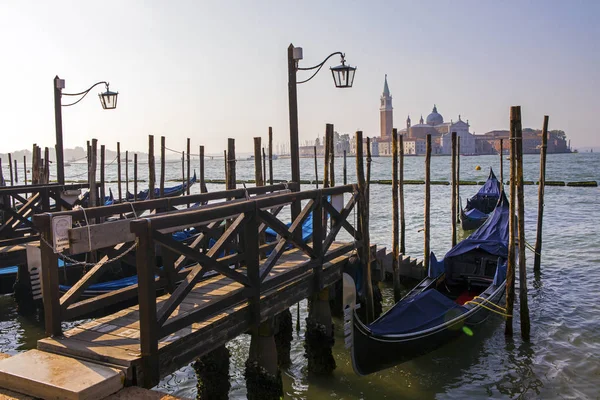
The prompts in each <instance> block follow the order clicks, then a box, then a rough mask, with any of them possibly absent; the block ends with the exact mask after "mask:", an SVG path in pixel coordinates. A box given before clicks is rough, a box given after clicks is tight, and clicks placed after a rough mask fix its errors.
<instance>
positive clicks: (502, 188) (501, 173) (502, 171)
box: [500, 139, 504, 191]
mask: <svg viewBox="0 0 600 400" xmlns="http://www.w3.org/2000/svg"><path fill="white" fill-rule="evenodd" d="M503 153H504V139H500V190H502V191H504V161H502V154H503Z"/></svg>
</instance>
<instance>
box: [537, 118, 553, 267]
mask: <svg viewBox="0 0 600 400" xmlns="http://www.w3.org/2000/svg"><path fill="white" fill-rule="evenodd" d="M548 119H549V117H548V116H547V115H545V116H544V126H543V127H542V148H541V149H540V183H539V187H538V217H537V232H536V238H535V255H534V259H533V270H534V271H535V272H540V268H541V263H542V220H543V218H544V189H545V187H546V152H547V150H548Z"/></svg>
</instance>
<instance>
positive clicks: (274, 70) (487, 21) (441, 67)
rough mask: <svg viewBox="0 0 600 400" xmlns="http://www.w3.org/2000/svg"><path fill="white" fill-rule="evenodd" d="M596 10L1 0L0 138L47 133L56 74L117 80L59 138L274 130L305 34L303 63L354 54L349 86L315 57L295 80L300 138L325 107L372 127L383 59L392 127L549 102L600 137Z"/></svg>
mask: <svg viewBox="0 0 600 400" xmlns="http://www.w3.org/2000/svg"><path fill="white" fill-rule="evenodd" d="M599 15H600V1H596V0H593V1H577V0H574V1H514V2H509V1H502V2H498V1H491V0H490V1H488V0H483V1H482V0H475V1H421V2H416V1H406V2H401V1H389V2H377V1H369V2H366V1H365V2H353V1H340V2H338V1H327V2H324V1H314V2H313V1H293V2H292V1H281V0H279V1H258V0H252V1H250V0H248V1H214V2H208V1H199V0H197V1H143V2H142V1H122V0H121V1H100V2H90V1H73V2H67V1H36V2H32V1H25V0H18V1H7V0H0V38H1V39H0V41H1V43H2V46H1V47H0V48H1V51H2V57H0V60H1V62H0V70H1V71H2V81H3V90H2V94H3V95H2V96H0V110H1V112H0V117H1V119H2V124H1V125H0V126H1V129H2V133H1V134H2V145H1V147H0V152H7V151H12V150H16V149H22V148H28V149H29V148H31V145H32V143H34V142H36V143H38V144H40V145H42V146H54V143H55V136H54V135H55V131H54V106H53V92H52V87H51V85H52V79H53V78H54V76H55V75H57V74H58V75H59V76H60V77H61V78H64V79H66V86H67V87H66V89H65V91H66V92H79V91H81V90H84V89H87V87H89V86H90V85H91V84H93V83H95V82H97V81H100V80H107V81H109V82H110V83H111V89H113V90H118V91H119V92H120V94H119V101H118V107H117V109H116V110H113V111H103V110H102V109H101V107H100V103H99V101H98V97H97V93H98V92H100V91H101V89H102V88H100V87H98V88H96V89H94V90H93V92H92V93H91V94H92V95H91V96H88V98H86V99H84V100H83V101H82V102H81V103H79V104H77V105H76V106H74V107H67V108H63V126H64V141H65V146H66V147H74V146H77V145H79V146H81V145H84V144H85V141H86V140H88V139H90V138H92V137H96V138H98V139H99V141H100V143H101V144H106V145H107V147H108V148H111V149H114V148H115V147H116V142H117V141H121V146H122V148H123V149H129V150H146V149H147V135H148V134H154V135H156V136H160V135H165V136H166V137H167V146H168V147H171V148H174V149H178V150H181V149H183V148H184V146H185V138H187V137H190V138H192V145H193V146H194V148H195V149H197V146H198V145H200V144H204V145H205V146H206V147H207V152H211V153H218V152H221V151H222V150H223V149H225V148H226V144H227V138H228V137H233V138H235V139H236V144H237V148H238V151H239V152H242V151H250V150H251V148H252V137H254V136H262V137H263V138H266V136H267V131H268V127H269V126H272V127H273V130H274V135H275V138H274V140H275V142H285V141H288V137H289V124H288V97H287V63H286V54H287V46H288V45H289V43H290V42H291V43H294V45H296V46H301V47H303V48H304V60H303V61H302V64H301V65H302V66H305V67H307V66H311V65H314V64H317V63H319V62H321V61H322V60H323V59H324V58H325V57H326V56H327V55H328V54H329V53H331V52H334V51H338V50H340V51H343V52H345V53H346V59H347V61H348V62H349V63H350V64H352V65H354V66H357V67H358V70H357V72H356V79H355V84H354V88H352V89H336V88H335V87H334V85H333V81H332V79H331V73H330V72H329V71H328V70H323V71H321V73H320V74H319V75H317V77H316V78H315V79H313V80H312V81H310V82H309V83H307V84H303V85H299V87H298V97H299V120H300V141H301V142H302V141H304V140H309V139H310V140H312V139H314V138H315V137H316V136H317V135H322V134H323V133H324V130H325V123H333V124H335V129H336V130H337V131H338V132H342V133H352V132H354V131H356V130H359V129H360V130H363V131H364V132H365V135H369V136H374V135H378V134H379V96H380V95H381V92H382V89H383V77H384V74H386V73H387V74H388V81H389V85H390V90H391V92H392V95H393V98H394V100H393V104H394V123H395V126H396V127H398V128H402V127H404V125H405V120H406V116H407V114H410V115H411V117H412V118H413V123H416V121H417V120H418V118H419V116H420V115H421V114H423V116H424V117H426V116H427V114H428V113H429V112H430V111H431V108H432V106H433V104H434V103H435V104H437V106H438V111H439V112H440V113H441V114H442V115H443V116H444V118H445V119H446V120H450V119H455V120H456V118H457V116H458V114H461V115H462V117H463V119H469V121H470V123H471V126H472V131H475V132H476V133H484V132H486V131H488V130H492V129H507V128H508V117H509V108H510V106H511V105H521V106H522V114H523V126H524V127H534V128H539V127H541V124H542V120H543V116H544V115H545V114H548V115H550V128H551V129H563V130H565V131H566V132H567V135H568V137H569V138H570V139H571V140H572V145H573V146H574V147H577V146H589V145H594V146H600V134H599V128H598V122H597V121H596V118H597V115H598V111H599V108H598V103H599V101H598V99H597V97H598V93H599V92H600V82H599V72H598V70H599V66H600V51H599V50H600V49H599V47H600V45H599V43H600V28H599V27H598V26H599V25H598V23H597V19H598V16H599ZM338 62H339V59H337V58H335V59H332V60H331V61H330V62H329V64H328V67H329V66H333V65H337V64H338ZM303 77H306V76H305V75H303V74H299V80H301V79H302V78H303ZM67 100H68V99H67ZM156 140H157V143H160V139H158V138H157V139H156ZM157 148H158V146H157Z"/></svg>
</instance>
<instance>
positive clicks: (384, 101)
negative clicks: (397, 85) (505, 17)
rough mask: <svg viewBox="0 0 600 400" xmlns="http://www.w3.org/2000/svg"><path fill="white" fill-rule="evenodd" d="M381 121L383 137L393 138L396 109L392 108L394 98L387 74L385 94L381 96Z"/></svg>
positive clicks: (384, 87) (384, 85) (384, 86)
mask: <svg viewBox="0 0 600 400" xmlns="http://www.w3.org/2000/svg"><path fill="white" fill-rule="evenodd" d="M379 113H380V114H379V119H380V121H381V137H382V138H391V137H392V127H393V126H394V117H393V115H394V109H393V107H392V96H391V94H390V88H389V87H388V82H387V74H386V75H385V82H384V84H383V94H382V95H381V107H380V108H379Z"/></svg>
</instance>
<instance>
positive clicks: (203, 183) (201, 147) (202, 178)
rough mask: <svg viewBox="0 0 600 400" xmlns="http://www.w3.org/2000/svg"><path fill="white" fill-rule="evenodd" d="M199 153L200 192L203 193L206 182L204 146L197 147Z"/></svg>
mask: <svg viewBox="0 0 600 400" xmlns="http://www.w3.org/2000/svg"><path fill="white" fill-rule="evenodd" d="M198 151H199V154H200V193H205V187H206V182H204V146H200V148H199V150H198Z"/></svg>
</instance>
